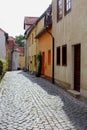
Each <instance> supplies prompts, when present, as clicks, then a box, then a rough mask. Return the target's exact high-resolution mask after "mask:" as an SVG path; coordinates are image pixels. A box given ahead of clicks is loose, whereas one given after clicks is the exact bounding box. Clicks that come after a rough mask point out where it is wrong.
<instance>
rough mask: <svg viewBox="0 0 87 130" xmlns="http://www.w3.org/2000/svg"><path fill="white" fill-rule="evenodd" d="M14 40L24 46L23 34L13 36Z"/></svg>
mask: <svg viewBox="0 0 87 130" xmlns="http://www.w3.org/2000/svg"><path fill="white" fill-rule="evenodd" d="M15 40H16V43H17V44H18V45H19V46H22V47H23V46H24V42H23V35H19V36H16V37H15Z"/></svg>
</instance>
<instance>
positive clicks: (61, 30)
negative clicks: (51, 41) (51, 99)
mask: <svg viewBox="0 0 87 130" xmlns="http://www.w3.org/2000/svg"><path fill="white" fill-rule="evenodd" d="M56 2H57V1H55V0H53V1H52V3H53V35H54V38H55V79H57V80H60V81H62V82H65V83H67V84H68V85H70V87H71V88H72V89H73V45H75V44H78V43H80V44H81V72H80V73H81V74H80V75H81V79H80V87H81V91H83V90H87V79H86V77H87V58H86V57H87V1H86V0H72V8H71V11H70V12H69V13H68V14H67V15H65V16H64V3H63V18H62V19H61V20H60V21H59V22H57V15H56V14H57V3H56ZM63 2H64V1H63ZM64 44H67V66H62V65H60V66H57V65H56V47H58V46H60V47H61V46H62V45H64ZM82 94H83V93H82ZM83 95H84V94H83ZM86 96H87V94H86Z"/></svg>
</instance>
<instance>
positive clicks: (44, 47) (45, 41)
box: [37, 29, 52, 78]
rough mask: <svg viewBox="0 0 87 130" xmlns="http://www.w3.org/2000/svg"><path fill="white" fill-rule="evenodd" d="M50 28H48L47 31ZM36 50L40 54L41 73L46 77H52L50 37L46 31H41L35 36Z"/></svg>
mask: <svg viewBox="0 0 87 130" xmlns="http://www.w3.org/2000/svg"><path fill="white" fill-rule="evenodd" d="M51 31H52V30H51V29H50V30H49V32H51ZM37 38H38V50H39V51H40V52H41V54H42V74H43V75H45V76H46V77H49V78H51V77H52V38H51V36H50V35H49V34H48V32H46V31H43V33H42V34H40V35H38V36H37Z"/></svg>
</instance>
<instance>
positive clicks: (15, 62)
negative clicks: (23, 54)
mask: <svg viewBox="0 0 87 130" xmlns="http://www.w3.org/2000/svg"><path fill="white" fill-rule="evenodd" d="M19 60H20V54H19V52H16V51H14V52H13V60H12V70H17V69H18V68H19V67H20V65H19Z"/></svg>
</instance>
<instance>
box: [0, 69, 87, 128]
mask: <svg viewBox="0 0 87 130" xmlns="http://www.w3.org/2000/svg"><path fill="white" fill-rule="evenodd" d="M0 130H87V106H86V105H85V104H84V103H83V102H81V101H79V100H77V99H75V98H74V97H72V96H70V95H69V94H68V93H67V92H66V91H65V90H63V89H62V88H60V87H58V86H56V85H53V84H51V83H50V82H49V81H47V80H45V79H43V78H36V77H35V76H34V75H29V74H27V73H25V72H22V71H14V72H7V73H6V74H5V76H4V78H3V80H2V82H1V84H0Z"/></svg>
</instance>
